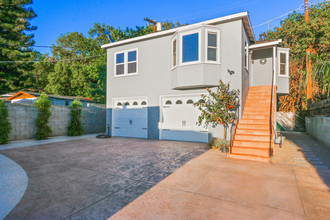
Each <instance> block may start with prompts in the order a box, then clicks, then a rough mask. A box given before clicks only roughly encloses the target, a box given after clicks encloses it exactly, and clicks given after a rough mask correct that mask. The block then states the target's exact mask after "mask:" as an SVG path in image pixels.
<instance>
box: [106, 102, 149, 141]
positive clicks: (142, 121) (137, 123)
mask: <svg viewBox="0 0 330 220" xmlns="http://www.w3.org/2000/svg"><path fill="white" fill-rule="evenodd" d="M112 132H113V133H112V135H113V136H119V137H134V138H147V137H148V109H147V108H146V107H144V108H137V107H134V108H129V107H127V106H124V107H123V108H115V109H113V124H112Z"/></svg>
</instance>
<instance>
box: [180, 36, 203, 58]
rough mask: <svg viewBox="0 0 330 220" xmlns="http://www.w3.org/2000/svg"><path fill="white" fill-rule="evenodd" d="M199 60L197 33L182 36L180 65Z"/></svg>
mask: <svg viewBox="0 0 330 220" xmlns="http://www.w3.org/2000/svg"><path fill="white" fill-rule="evenodd" d="M198 60H199V33H193V34H187V35H183V36H182V63H187V62H193V61H198Z"/></svg>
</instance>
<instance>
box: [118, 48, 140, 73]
mask: <svg viewBox="0 0 330 220" xmlns="http://www.w3.org/2000/svg"><path fill="white" fill-rule="evenodd" d="M114 57H115V59H114V60H115V64H114V67H115V69H114V76H115V77H119V76H129V75H137V74H138V50H137V49H132V50H126V51H120V52H116V53H115V56H114Z"/></svg>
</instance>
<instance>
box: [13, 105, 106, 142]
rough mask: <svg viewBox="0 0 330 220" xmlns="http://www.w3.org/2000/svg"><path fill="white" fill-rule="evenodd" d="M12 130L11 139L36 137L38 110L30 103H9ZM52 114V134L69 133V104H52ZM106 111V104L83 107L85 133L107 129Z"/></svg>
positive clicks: (50, 124)
mask: <svg viewBox="0 0 330 220" xmlns="http://www.w3.org/2000/svg"><path fill="white" fill-rule="evenodd" d="M7 106H8V111H9V117H10V122H11V126H12V131H11V133H10V136H9V139H10V140H23V139H32V138H35V134H36V132H37V130H36V127H35V120H36V118H37V115H38V110H37V108H36V107H34V106H33V105H29V104H14V103H9V104H7ZM51 113H52V116H51V118H50V121H49V126H50V127H51V128H52V130H53V133H52V136H64V135H67V127H68V125H69V122H70V107H69V106H52V107H51ZM105 121H106V111H105V108H104V106H101V105H93V106H91V107H83V108H82V123H83V125H84V127H85V133H86V134H87V133H98V132H104V131H105Z"/></svg>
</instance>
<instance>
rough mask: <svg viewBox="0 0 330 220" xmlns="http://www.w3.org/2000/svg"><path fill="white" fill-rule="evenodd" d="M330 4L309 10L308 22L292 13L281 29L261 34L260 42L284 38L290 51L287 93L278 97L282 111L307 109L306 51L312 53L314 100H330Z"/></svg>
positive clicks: (302, 15)
mask: <svg viewBox="0 0 330 220" xmlns="http://www.w3.org/2000/svg"><path fill="white" fill-rule="evenodd" d="M329 8H330V3H329V1H326V2H322V3H319V4H317V5H314V6H312V7H310V10H309V17H310V19H309V21H308V22H307V23H306V22H305V20H304V14H301V13H297V12H293V13H291V14H289V15H288V17H287V18H286V19H285V20H283V21H281V26H280V27H276V28H275V29H274V30H271V31H268V32H266V33H263V34H261V40H274V39H283V46H284V47H289V48H290V94H289V95H286V96H282V97H280V98H279V108H280V110H281V111H294V110H297V111H300V110H303V109H305V108H306V106H307V105H306V103H307V97H306V79H307V74H306V49H307V48H308V46H309V45H311V46H312V47H313V52H312V53H311V59H312V65H313V69H312V74H313V79H314V80H313V93H314V100H315V101H317V100H320V99H324V98H327V97H329V89H330V88H329V82H330V75H329V65H330V63H329V58H330V34H329V33H330V10H329Z"/></svg>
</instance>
